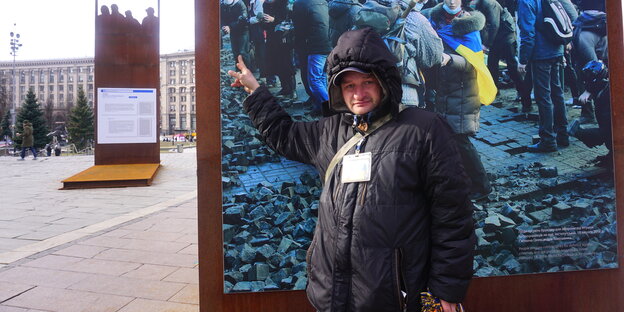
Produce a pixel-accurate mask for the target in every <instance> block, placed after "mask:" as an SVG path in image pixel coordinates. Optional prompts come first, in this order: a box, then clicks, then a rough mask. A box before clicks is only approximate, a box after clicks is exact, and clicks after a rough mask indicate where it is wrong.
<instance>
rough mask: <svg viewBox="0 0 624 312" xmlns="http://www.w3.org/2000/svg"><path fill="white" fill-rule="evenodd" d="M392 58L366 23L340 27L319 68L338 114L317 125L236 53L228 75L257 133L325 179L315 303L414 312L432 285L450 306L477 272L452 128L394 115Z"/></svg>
mask: <svg viewBox="0 0 624 312" xmlns="http://www.w3.org/2000/svg"><path fill="white" fill-rule="evenodd" d="M396 62H397V59H396V58H395V57H394V56H393V55H392V53H391V52H390V51H389V50H388V49H387V48H386V46H385V44H384V42H383V40H382V39H381V37H380V36H379V34H377V33H376V32H375V31H373V30H372V29H370V28H364V29H360V30H354V31H348V32H346V33H344V34H343V35H342V36H341V37H340V39H339V40H338V43H337V45H336V47H335V48H334V50H333V51H332V52H331V53H330V55H329V57H328V63H327V67H326V68H327V74H328V76H329V77H330V80H329V92H328V93H329V106H327V107H328V109H329V110H331V113H333V115H331V116H329V117H326V118H322V119H320V120H317V121H312V122H294V121H292V119H291V118H290V116H289V115H288V114H287V113H286V112H285V111H284V110H283V109H282V108H281V107H280V105H279V104H278V103H277V101H276V99H275V98H274V97H273V96H272V95H271V94H270V92H269V91H268V89H267V88H266V87H261V86H259V84H258V82H257V81H256V80H255V78H254V77H253V75H252V73H251V72H250V71H249V70H248V69H247V68H246V67H245V65H244V64H243V63H242V60H241V59H240V58H239V64H238V68H239V69H240V70H241V72H233V71H230V72H229V75H230V76H232V77H234V78H235V81H234V83H233V84H232V86H242V87H244V88H245V90H246V91H247V92H248V93H250V96H249V97H247V99H245V101H244V108H245V110H246V111H247V112H248V114H249V116H250V118H251V120H252V122H253V124H254V126H255V127H257V128H258V129H259V130H260V133H262V135H263V137H264V141H265V142H266V143H267V144H268V145H269V146H270V147H271V148H273V149H274V150H276V151H277V152H278V153H280V154H281V155H283V156H285V157H287V158H290V159H293V160H296V161H300V162H304V163H308V164H312V165H314V166H315V167H316V169H317V170H318V171H319V173H320V174H321V176H324V177H325V181H324V186H323V192H322V194H321V198H320V201H319V212H318V213H319V215H318V222H317V226H316V230H315V233H314V239H313V241H312V243H311V245H310V248H309V250H308V257H307V264H308V268H307V270H308V285H307V289H306V291H307V294H308V298H309V300H310V302H311V303H312V305H313V306H314V307H315V309H316V310H318V311H322V312H326V311H379V312H383V311H392V312H402V311H421V307H420V292H421V291H426V290H429V291H430V292H431V293H432V294H433V295H434V296H436V297H438V298H440V299H441V303H442V306H443V308H444V311H445V312H451V311H455V307H456V304H455V303H457V302H461V301H462V300H463V298H464V295H465V293H466V290H467V287H468V284H469V281H470V278H471V276H472V260H473V249H474V244H475V241H474V231H473V221H472V205H471V203H470V200H469V199H468V192H469V187H468V177H467V176H466V175H465V173H464V170H463V167H462V166H461V160H460V158H459V156H458V152H457V149H456V147H455V145H454V143H452V142H453V140H452V139H451V137H452V131H451V129H450V127H449V126H448V124H447V123H446V122H445V121H444V120H443V119H442V117H439V116H438V115H436V114H434V113H430V112H427V111H424V110H421V109H418V108H413V107H412V108H406V109H405V110H402V111H401V112H399V104H400V101H401V96H402V92H401V76H400V74H399V71H398V69H397V67H396ZM353 137H355V139H352V138H353ZM360 137H361V139H360ZM348 141H350V142H351V144H349V145H355V146H353V147H350V148H348V151H347V155H345V156H344V157H343V158H342V160H341V161H336V160H334V161H332V159H334V158H335V157H336V154H337V153H339V150H341V149H342V147H343V146H345V142H348ZM355 142H357V144H356V143H355ZM349 145H347V146H349ZM342 150H343V151H344V150H345V149H342ZM337 159H341V158H340V157H338V158H337ZM458 164H459V165H458ZM334 165H335V166H334Z"/></svg>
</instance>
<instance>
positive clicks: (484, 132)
mask: <svg viewBox="0 0 624 312" xmlns="http://www.w3.org/2000/svg"><path fill="white" fill-rule="evenodd" d="M298 1H299V0H298ZM301 1H307V0H301ZM434 2H435V1H433V0H429V2H428V3H427V4H425V5H424V7H422V8H421V7H419V6H417V7H416V8H415V10H416V9H422V10H423V13H425V14H427V10H431V9H430V8H431V7H432V6H433V5H435V3H434ZM480 2H486V3H487V2H488V1H480ZM562 2H564V1H562ZM501 4H502V7H503V8H504V9H505V10H506V11H509V12H511V16H513V17H512V20H513V23H514V25H513V27H512V28H513V29H514V31H517V28H516V26H517V25H516V24H515V23H517V19H518V14H517V13H516V7H514V5H512V4H509V5H508V4H507V3H504V2H503V1H501ZM573 4H575V5H576V7H575V8H576V12H577V14H579V13H580V17H578V18H576V19H575V20H576V21H577V22H576V23H575V27H576V30H575V35H574V39H573V40H572V49H571V50H568V51H569V53H566V57H565V59H564V58H562V59H560V60H559V62H560V63H559V64H560V65H561V66H560V68H561V70H562V73H561V77H563V79H562V81H563V84H564V86H565V87H564V94H563V95H564V103H565V116H566V119H567V124H568V127H567V128H568V129H566V132H569V133H570V136H569V144H565V143H566V142H561V144H560V146H558V147H557V148H556V151H552V152H551V151H543V152H539V153H534V152H531V151H530V150H529V146H530V145H532V144H535V143H538V142H539V139H540V138H539V136H538V133H539V127H540V114H541V110H542V109H541V108H540V105H539V103H538V102H539V100H538V99H536V95H535V89H534V88H533V87H532V86H533V84H534V83H533V82H532V77H533V75H534V74H533V73H532V70H530V69H531V68H534V66H535V65H532V64H529V65H528V66H527V68H528V69H529V70H528V72H527V74H526V75H525V76H524V77H521V78H520V79H521V80H520V82H519V81H518V79H517V77H516V76H515V70H511V68H508V64H509V65H511V62H510V61H509V60H505V59H504V58H503V59H501V60H500V61H498V62H493V61H492V59H495V57H494V55H495V54H496V53H497V52H496V51H497V50H496V49H495V48H494V45H495V44H496V42H495V40H494V41H493V40H489V41H488V40H487V39H486V37H485V36H486V35H484V37H483V41H484V46H485V47H486V48H488V49H487V51H486V52H487V53H486V60H485V62H487V63H490V68H491V66H492V65H491V64H495V66H496V68H498V71H499V74H497V75H493V76H494V78H495V82H496V84H497V86H498V89H499V94H498V95H497V97H496V100H495V101H494V102H493V103H492V104H490V105H487V106H485V105H484V106H481V110H480V118H479V130H478V131H477V132H476V134H474V135H472V136H471V137H470V141H471V143H472V145H473V146H474V147H475V149H476V150H477V152H478V154H479V157H480V160H481V162H482V164H483V166H484V169H485V171H486V172H487V177H488V180H489V182H490V184H491V186H492V192H491V193H489V194H480V195H483V196H476V197H478V198H477V199H475V200H474V207H475V210H474V220H475V225H476V233H477V237H478V242H477V247H476V254H475V262H474V270H475V276H480V277H487V276H500V275H513V274H531V273H545V272H563V271H573V270H585V269H604V268H614V267H617V248H616V217H615V189H614V185H613V180H614V179H613V177H614V175H613V165H612V164H613V155H612V153H611V152H609V148H610V146H611V135H610V118H611V116H610V101H609V87H608V76H604V73H605V71H604V68H603V69H598V68H594V69H593V71H592V70H588V71H583V68H584V67H585V65H586V64H587V62H589V61H591V60H595V61H602V63H603V64H604V65H605V68H606V69H607V70H608V59H607V55H606V52H605V51H606V33H604V34H603V33H601V32H600V25H599V23H600V21H601V19H600V18H598V19H596V20H595V21H589V22H588V21H585V23H586V24H583V18H585V19H588V18H591V17H596V16H597V15H591V14H594V12H593V11H596V10H594V9H592V10H589V9H587V10H583V8H584V7H583V6H584V5H587V3H585V4H583V3H582V1H578V3H576V2H575V3H573ZM345 6H347V7H350V8H351V9H353V8H355V9H358V8H361V7H362V6H361V4H359V3H357V1H354V2H350V1H346V0H332V1H329V2H328V14H329V15H328V16H329V23H330V28H331V30H332V31H336V29H335V28H332V27H331V26H332V25H334V26H335V25H337V24H338V20H337V18H338V17H337V15H333V14H332V13H331V12H332V9H333V10H334V11H333V12H336V11H335V10H336V9H337V8H340V7H342V8H344V7H345ZM473 6H475V7H477V6H478V5H477V4H476V3H474V5H473ZM260 7H261V9H260V11H259V9H258V8H259V6H258V4H257V2H255V1H252V2H251V3H248V2H247V1H244V0H231V1H230V0H224V1H222V3H221V25H222V46H221V51H220V52H221V68H222V71H221V120H222V142H223V145H222V147H221V148H222V164H221V165H222V173H223V176H222V183H223V224H224V225H223V234H224V235H223V237H224V255H225V259H224V263H225V265H224V280H225V286H224V287H225V292H228V293H229V292H248V291H269V290H292V289H304V288H305V285H306V281H307V280H306V250H307V248H308V246H309V244H310V241H311V239H312V233H313V231H314V227H315V223H316V214H317V206H318V197H319V195H320V192H321V188H322V186H321V182H320V180H319V174H318V172H316V170H315V169H314V168H313V167H311V166H307V165H304V164H300V163H296V162H292V161H289V160H286V159H284V158H282V157H281V156H279V155H277V154H275V153H274V152H273V151H271V150H270V149H269V148H268V147H266V146H265V145H264V144H263V143H262V138H261V136H260V134H259V133H258V131H257V130H256V129H255V128H254V127H253V125H252V124H251V122H250V121H249V118H248V117H247V116H246V114H245V113H244V111H243V109H242V102H243V100H244V99H245V97H246V96H247V94H246V93H245V92H244V91H242V90H241V89H238V88H232V87H230V83H231V79H230V77H229V76H228V75H227V70H229V69H235V63H236V62H235V58H234V55H235V54H240V55H242V57H243V59H244V60H245V62H246V64H247V65H248V66H249V67H250V68H251V69H252V70H254V72H255V73H256V77H257V78H258V79H259V81H260V82H261V83H262V84H265V85H267V86H268V87H269V89H270V90H271V92H272V93H273V94H274V95H276V96H279V100H280V103H281V105H282V106H283V107H284V108H285V109H286V110H287V111H288V113H289V114H290V115H291V116H292V117H293V119H295V120H298V121H307V120H313V119H316V118H320V116H319V111H318V107H317V106H315V105H314V104H312V103H311V101H310V100H309V96H308V94H307V91H306V89H308V90H309V88H308V86H306V85H305V84H304V83H303V82H302V78H301V69H300V68H301V64H302V63H305V62H307V61H308V59H307V58H301V57H300V56H298V55H297V53H295V52H297V47H296V46H294V44H293V42H294V38H293V36H294V31H293V30H292V26H293V23H292V11H291V10H292V3H289V2H288V1H277V0H275V1H266V0H265V2H264V3H263V4H261V5H260ZM466 7H467V9H468V7H470V5H466ZM428 8H429V9H428ZM583 11H592V12H590V13H588V14H590V15H587V14H586V15H583V14H584V13H583ZM266 15H268V17H266ZM486 16H487V15H486ZM342 18H344V17H342ZM579 19H580V20H579ZM341 21H342V20H341ZM587 23H596V25H597V26H596V27H594V29H589V28H588V27H586V25H588V24H587ZM584 25H585V26H584ZM226 26H227V27H226ZM501 27H502V26H501ZM237 28H238V29H237ZM588 32H589V33H588ZM482 33H483V32H482ZM330 34H334V35H335V33H330ZM514 37H515V38H516V41H515V44H516V45H519V44H520V41H519V34H516V36H514ZM588 37H591V38H593V39H595V40H593V41H591V42H594V43H595V45H591V46H589V45H588V42H590V41H588V40H587V39H586V38H588ZM406 40H408V41H409V40H410V39H409V38H406ZM486 43H487V44H488V45H490V46H486ZM516 47H517V46H516ZM588 50H593V51H594V52H595V53H594V55H595V57H594V56H593V55H591V56H590V58H588V56H587V53H585V52H586V51H588ZM515 52H516V53H517V50H515ZM589 54H591V53H589ZM516 56H517V55H516ZM488 59H490V62H488ZM514 66H515V65H514ZM509 67H512V66H509ZM534 70H536V69H534ZM534 70H533V71H534ZM435 71H436V68H433V69H431V70H428V71H425V70H423V74H424V81H425V86H426V88H425V89H427V90H435V89H436V87H437V86H436V85H435V81H436V80H435V79H430V78H432V76H430V75H434V76H435ZM431 72H434V73H433V74H432V73H431ZM592 73H593V76H592V75H590V74H592ZM601 75H602V76H601ZM518 84H521V85H520V86H519V85H518ZM293 86H294V87H293ZM585 91H590V93H591V97H590V98H591V99H590V100H589V101H587V103H588V104H583V101H581V100H579V99H581V98H583V97H584V96H585V97H587V95H584V92H585ZM419 92H420V91H419ZM421 96H422V100H421V101H420V104H419V105H421V106H422V109H430V110H435V105H433V104H432V105H427V104H428V101H435V96H431V94H429V93H426V92H423V94H421ZM522 97H524V100H522ZM538 97H539V96H538ZM527 99H528V100H527ZM528 103H530V104H528ZM606 130H608V131H606Z"/></svg>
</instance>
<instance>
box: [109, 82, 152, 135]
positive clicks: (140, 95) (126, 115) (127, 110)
mask: <svg viewBox="0 0 624 312" xmlns="http://www.w3.org/2000/svg"><path fill="white" fill-rule="evenodd" d="M156 122H157V117H156V89H132V88H98V109H97V130H98V131H97V143H98V144H119V143H156V142H158V141H157V140H158V139H157V135H156V125H157V124H156Z"/></svg>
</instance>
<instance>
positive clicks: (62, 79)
mask: <svg viewBox="0 0 624 312" xmlns="http://www.w3.org/2000/svg"><path fill="white" fill-rule="evenodd" d="M59 82H65V75H62V74H59Z"/></svg>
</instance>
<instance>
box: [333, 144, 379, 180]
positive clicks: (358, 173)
mask: <svg viewBox="0 0 624 312" xmlns="http://www.w3.org/2000/svg"><path fill="white" fill-rule="evenodd" d="M372 159H373V157H372V154H371V153H370V152H368V153H357V154H354V155H345V156H344V157H343V159H342V177H341V181H342V183H352V182H367V181H370V178H371V165H372Z"/></svg>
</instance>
